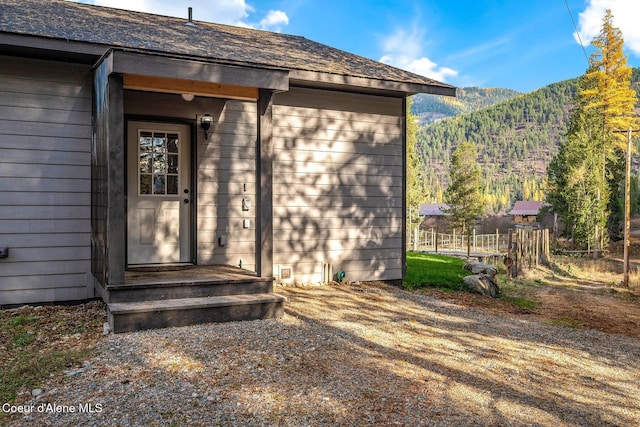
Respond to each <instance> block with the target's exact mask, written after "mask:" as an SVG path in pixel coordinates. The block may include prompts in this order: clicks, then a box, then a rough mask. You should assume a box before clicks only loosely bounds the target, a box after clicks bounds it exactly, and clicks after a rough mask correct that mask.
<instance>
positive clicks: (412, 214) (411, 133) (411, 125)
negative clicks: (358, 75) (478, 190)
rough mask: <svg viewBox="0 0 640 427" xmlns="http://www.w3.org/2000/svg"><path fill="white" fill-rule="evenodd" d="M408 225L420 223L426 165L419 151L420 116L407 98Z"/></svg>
mask: <svg viewBox="0 0 640 427" xmlns="http://www.w3.org/2000/svg"><path fill="white" fill-rule="evenodd" d="M406 126H407V135H406V138H407V147H406V150H407V195H406V197H407V212H406V215H407V225H415V224H417V223H418V221H419V219H420V216H419V210H420V203H421V202H423V201H424V172H425V166H424V164H423V162H422V159H421V157H420V156H419V155H418V152H417V147H416V145H417V141H418V137H417V133H418V117H417V116H416V115H414V114H412V113H411V99H410V98H409V99H408V100H407V123H406Z"/></svg>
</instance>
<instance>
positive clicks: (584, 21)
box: [574, 0, 640, 56]
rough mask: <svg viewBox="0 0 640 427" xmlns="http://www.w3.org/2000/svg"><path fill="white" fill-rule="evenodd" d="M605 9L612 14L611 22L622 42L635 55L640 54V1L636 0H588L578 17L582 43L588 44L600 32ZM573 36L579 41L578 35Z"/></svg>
mask: <svg viewBox="0 0 640 427" xmlns="http://www.w3.org/2000/svg"><path fill="white" fill-rule="evenodd" d="M607 9H611V13H612V14H613V24H614V25H615V26H616V27H618V28H620V31H622V36H623V37H624V44H625V46H626V47H627V49H629V50H630V51H631V52H633V53H634V54H635V55H638V56H640V25H638V23H637V20H638V16H640V2H638V0H588V2H587V6H586V8H585V10H584V11H583V12H581V13H580V14H579V17H578V27H579V30H578V31H579V34H580V39H581V40H582V43H583V44H585V45H588V44H589V43H591V41H592V40H593V39H594V37H595V36H597V35H598V33H600V29H601V27H602V17H603V16H604V12H605V10H607ZM574 38H575V39H576V41H577V42H580V40H579V39H578V35H577V34H576V33H574Z"/></svg>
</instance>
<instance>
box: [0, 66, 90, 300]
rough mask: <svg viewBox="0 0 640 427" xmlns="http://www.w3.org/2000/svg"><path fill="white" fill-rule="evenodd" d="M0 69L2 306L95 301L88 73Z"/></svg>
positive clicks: (41, 68) (72, 69)
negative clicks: (6, 249)
mask: <svg viewBox="0 0 640 427" xmlns="http://www.w3.org/2000/svg"><path fill="white" fill-rule="evenodd" d="M0 63H1V64H2V66H1V67H0V149H1V150H2V154H1V155H0V180H1V182H2V185H1V186H0V246H6V247H9V257H8V258H4V259H0V305H8V304H23V303H30V302H33V303H35V302H46V301H65V300H78V299H86V298H90V297H93V296H94V291H93V281H92V279H91V274H90V271H91V223H90V222H91V108H92V104H91V97H92V86H91V82H92V73H91V71H90V69H89V67H86V66H80V65H73V64H68V63H58V62H52V61H40V60H31V59H23V58H15V57H6V56H4V57H0Z"/></svg>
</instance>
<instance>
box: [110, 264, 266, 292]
mask: <svg viewBox="0 0 640 427" xmlns="http://www.w3.org/2000/svg"><path fill="white" fill-rule="evenodd" d="M256 279H261V278H259V277H258V276H257V275H256V273H254V272H253V271H249V270H244V269H241V268H238V267H233V266H230V265H193V264H188V265H170V266H143V267H130V268H127V269H126V270H125V274H124V285H123V286H125V287H127V286H140V285H155V286H157V285H162V284H166V285H168V284H171V285H174V284H189V283H203V282H206V283H221V282H230V281H236V282H242V281H254V280H256ZM267 280H268V281H272V280H273V279H270V278H269V279H267ZM109 288H110V289H115V288H118V286H115V287H113V286H112V287H109Z"/></svg>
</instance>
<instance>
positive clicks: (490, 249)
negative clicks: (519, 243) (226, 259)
mask: <svg viewBox="0 0 640 427" xmlns="http://www.w3.org/2000/svg"><path fill="white" fill-rule="evenodd" d="M407 237H408V238H407V249H409V250H412V251H425V252H441V251H454V252H457V251H460V252H465V253H466V251H467V248H469V249H470V250H471V252H473V253H492V254H493V253H501V252H503V253H504V252H505V251H506V250H507V243H508V235H507V234H500V233H499V232H498V230H496V232H495V233H492V234H476V232H475V230H474V231H473V233H472V234H471V235H467V234H461V233H459V232H456V230H453V232H452V233H438V232H437V230H436V229H430V230H419V229H417V228H415V229H414V230H413V233H412V235H409V236H407Z"/></svg>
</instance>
